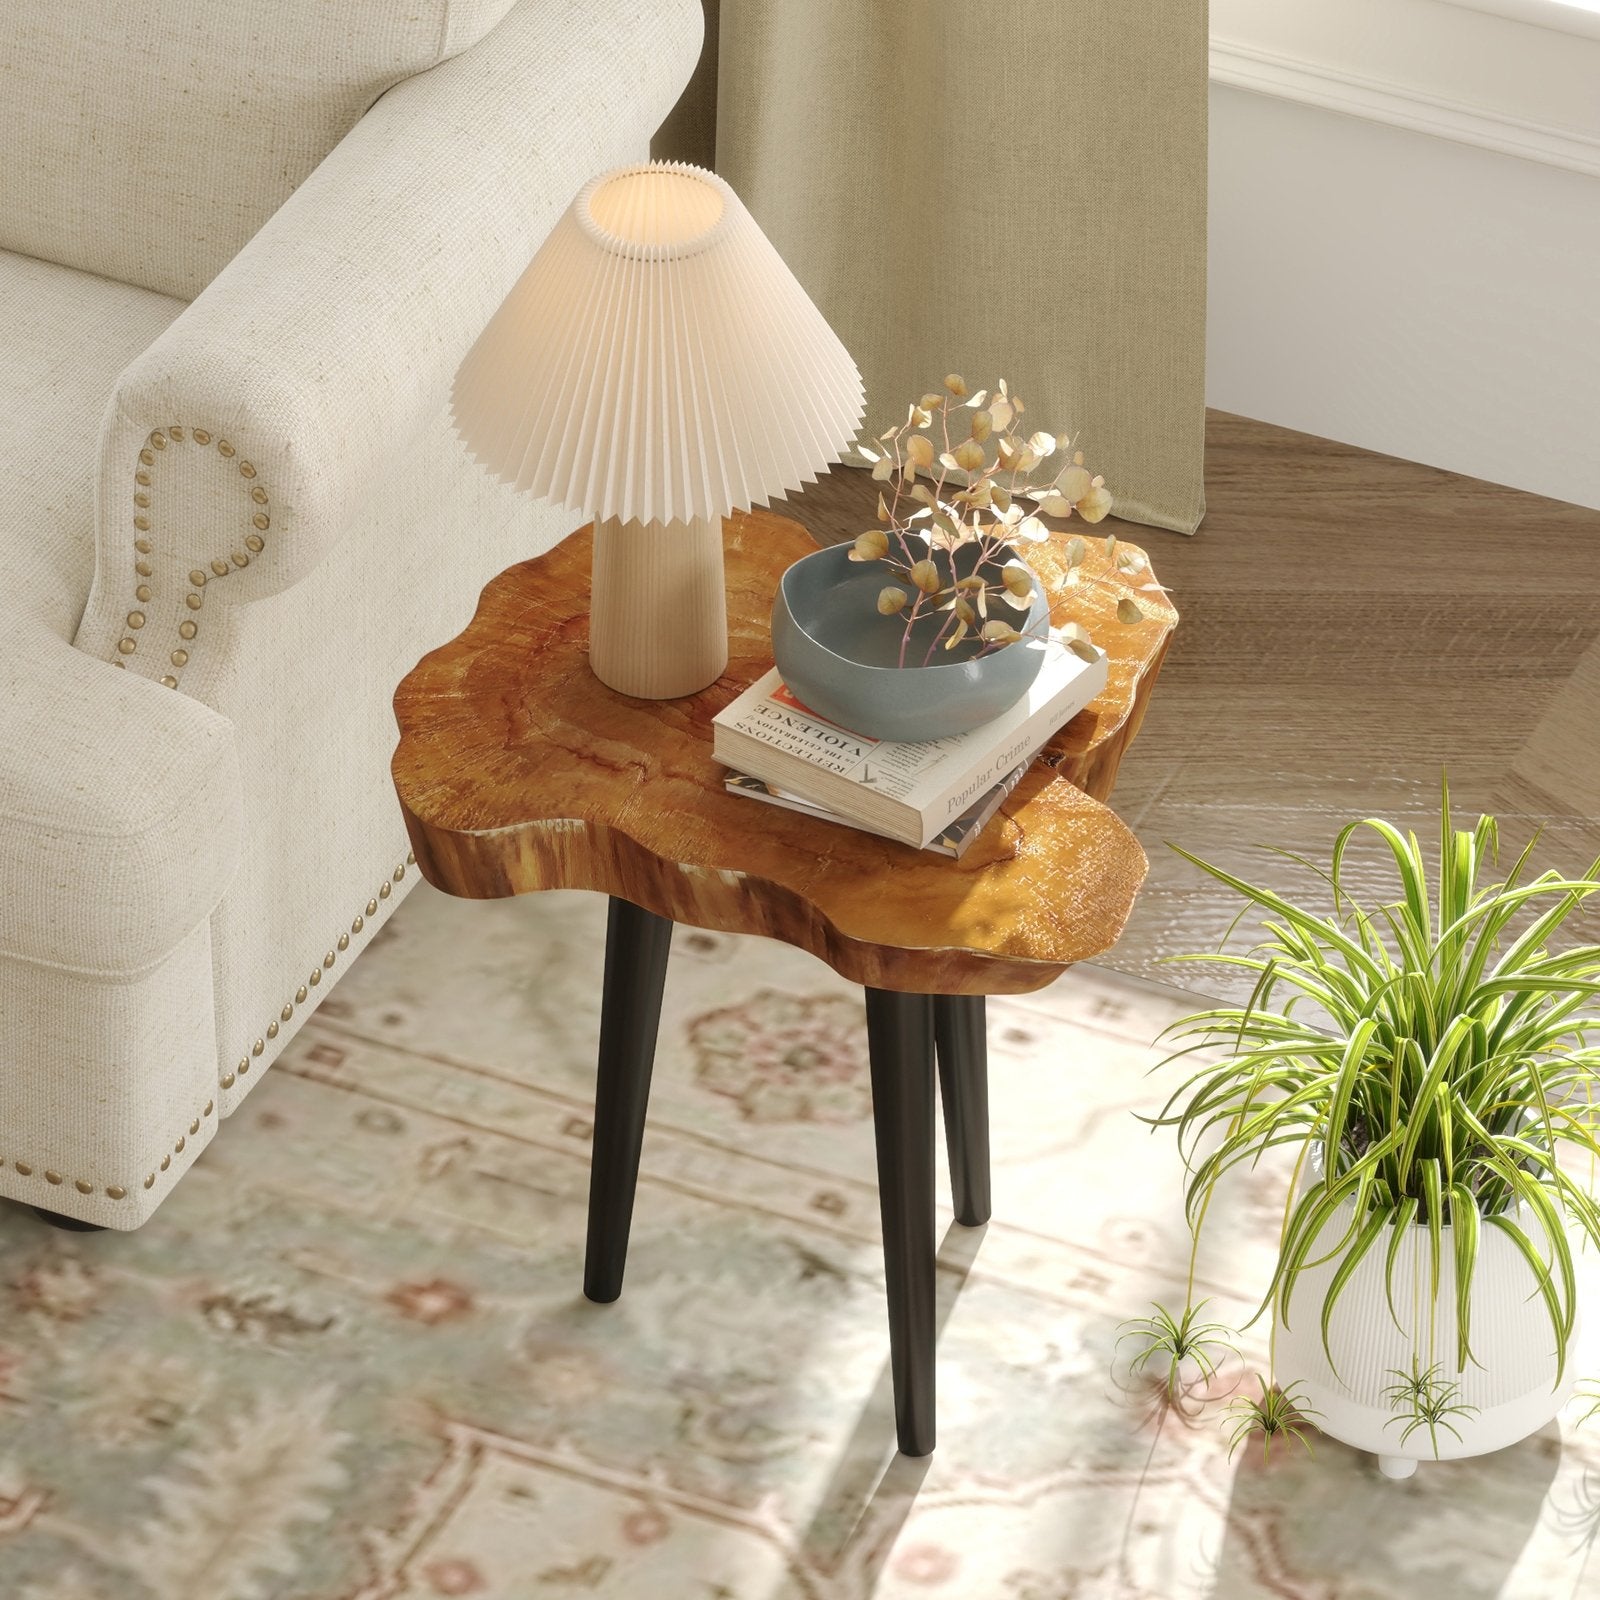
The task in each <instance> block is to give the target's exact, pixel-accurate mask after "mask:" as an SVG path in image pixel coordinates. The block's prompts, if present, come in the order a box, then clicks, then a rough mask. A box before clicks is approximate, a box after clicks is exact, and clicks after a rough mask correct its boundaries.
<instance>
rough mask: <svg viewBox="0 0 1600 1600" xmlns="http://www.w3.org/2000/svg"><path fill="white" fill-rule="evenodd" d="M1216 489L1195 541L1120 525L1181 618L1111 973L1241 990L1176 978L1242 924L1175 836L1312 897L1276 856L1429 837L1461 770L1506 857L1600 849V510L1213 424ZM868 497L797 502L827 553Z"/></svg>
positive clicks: (1142, 792) (1134, 818) (1319, 854)
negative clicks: (1143, 870) (1400, 835)
mask: <svg viewBox="0 0 1600 1600" xmlns="http://www.w3.org/2000/svg"><path fill="white" fill-rule="evenodd" d="M1113 487H1114V486H1113ZM1206 496H1207V502H1208V506H1209V510H1208V512H1207V516H1206V520H1205V523H1204V525H1203V526H1202V528H1201V530H1200V532H1199V534H1198V535H1196V536H1195V537H1194V538H1192V539H1190V538H1185V537H1184V536H1182V535H1180V534H1173V533H1166V532H1162V531H1160V530H1157V529H1150V528H1137V527H1133V526H1131V525H1130V526H1126V527H1124V526H1121V525H1118V531H1119V532H1122V533H1125V534H1126V536H1127V537H1128V538H1130V539H1132V540H1134V541H1135V542H1137V543H1139V544H1140V545H1142V546H1143V547H1144V548H1145V549H1147V550H1148V551H1149V552H1150V556H1151V560H1152V562H1153V563H1154V565H1155V569H1156V571H1157V573H1158V574H1159V575H1160V577H1161V578H1162V579H1163V580H1164V581H1165V582H1166V583H1167V584H1168V586H1169V587H1170V588H1171V590H1172V593H1173V597H1174V599H1175V600H1176V602H1177V604H1178V608H1179V610H1180V612H1181V613H1182V615H1183V622H1182V624H1181V625H1180V627H1179V629H1178V634H1177V638H1176V640H1175V642H1174V644H1173V648H1172V651H1171V654H1170V656H1169V657H1168V660H1167V664H1166V667H1165V669H1164V671H1163V674H1162V679H1161V682H1160V684H1159V685H1158V687H1157V690H1156V694H1155V697H1154V700H1153V702H1152V704H1151V708H1150V712H1149V715H1148V717H1147V719H1146V721H1145V725H1144V729H1143V731H1142V732H1141V734H1140V737H1139V741H1138V743H1137V745H1136V746H1135V747H1134V749H1133V751H1132V753H1131V754H1130V756H1129V758H1128V760H1127V761H1126V762H1124V764H1123V768H1122V776H1121V779H1120V783H1119V787H1118V791H1117V807H1118V809H1119V810H1120V811H1121V812H1122V814H1123V815H1124V816H1125V817H1126V818H1127V819H1128V821H1129V822H1130V823H1131V824H1132V825H1133V826H1134V827H1135V828H1136V829H1137V830H1138V832H1139V835H1140V837H1141V838H1142V840H1143V841H1144V844H1145V848H1146V850H1147V851H1148V853H1149V855H1150V860H1151V871H1150V879H1149V882H1148V884H1147V886H1146V889H1145V891H1144V895H1143V898H1142V900H1141V903H1140V905H1139V907H1138V909H1137V910H1136V912H1135V914H1134V918H1133V921H1132V922H1131V924H1130V926H1129V928H1128V930H1127V932H1126V933H1125V934H1124V935H1123V938H1122V941H1121V943H1120V944H1119V945H1118V946H1117V948H1116V949H1115V950H1114V951H1113V952H1112V954H1111V955H1110V957H1109V958H1107V960H1108V964H1110V965H1112V966H1115V967H1118V968H1120V969H1121V970H1123V971H1126V972H1130V973H1134V974H1137V975H1139V976H1143V977H1150V978H1155V979H1157V980H1158V981H1162V982H1167V983H1172V982H1181V983H1183V984H1185V985H1186V986H1190V987H1203V988H1209V989H1211V990H1214V991H1222V990H1227V989H1229V988H1230V985H1229V984H1228V983H1227V982H1226V981H1225V980H1224V979H1223V978H1222V977H1221V976H1219V975H1217V974H1216V972H1215V969H1210V968H1207V969H1196V968H1177V969H1175V968H1172V967H1169V966H1164V965H1163V964H1162V961H1163V958H1164V957H1166V956H1170V955H1173V954H1175V953H1178V952H1180V951H1184V950H1193V949H1202V948H1209V947H1212V946H1214V945H1215V944H1216V943H1217V941H1218V940H1219V939H1220V938H1221V937H1222V935H1223V933H1224V932H1225V930H1226V928H1227V926H1228V924H1229V922H1230V921H1231V920H1232V917H1233V914H1234V911H1235V909H1236V905H1235V903H1234V902H1233V901H1232V900H1231V899H1230V898H1229V897H1228V896H1227V894H1226V892H1225V891H1221V890H1219V889H1217V888H1215V887H1214V886H1213V885H1212V884H1211V882H1210V880H1208V879H1207V878H1206V877H1205V876H1204V875H1203V874H1201V873H1200V872H1199V871H1197V870H1196V869H1195V868H1193V867H1191V866H1189V865H1188V864H1187V863H1186V862H1184V861H1182V860H1181V859H1180V858H1178V857H1176V856H1175V855H1173V854H1172V853H1171V852H1170V851H1169V850H1167V849H1166V848H1165V846H1166V844H1167V843H1168V842H1169V841H1170V842H1172V843H1175V844H1180V845H1182V846H1183V847H1184V848H1185V849H1187V850H1190V851H1193V852H1194V853H1196V854H1198V855H1200V856H1203V857H1205V858H1206V859H1208V860H1214V861H1216V862H1218V863H1219V864H1220V865H1224V866H1226V867H1228V868H1229V869H1230V870H1234V871H1242V872H1244V873H1246V875H1253V876H1255V877H1256V878H1258V879H1260V880H1261V881H1265V882H1268V883H1271V884H1272V885H1273V886H1274V887H1279V888H1289V887H1292V888H1296V889H1301V888H1302V887H1303V886H1304V885H1305V884H1306V883H1307V880H1306V879H1305V877H1304V875H1303V874H1302V873H1301V872H1299V870H1298V869H1295V868H1294V867H1293V866H1292V865H1291V864H1290V863H1288V862H1286V861H1284V860H1283V859H1282V858H1281V857H1276V856H1273V855H1271V854H1269V853H1267V852H1265V851H1263V850H1261V849H1259V848H1257V847H1259V846H1275V847H1277V848H1279V849H1285V850H1292V851H1296V852H1301V853H1304V854H1307V855H1310V856H1312V857H1313V858H1326V855H1327V853H1328V850H1329V848H1330V847H1331V844H1332V840H1333V836H1334V834H1335V833H1336V832H1337V830H1338V828H1339V826H1340V825H1341V824H1342V823H1343V822H1344V821H1346V820H1349V819H1352V818H1355V817H1360V816H1367V815H1382V816H1386V817H1388V818H1390V820H1392V821H1394V822H1396V823H1400V824H1403V825H1405V826H1408V827H1414V828H1416V829H1417V830H1418V832H1419V833H1422V834H1423V835H1424V837H1431V835H1432V833H1433V831H1434V829H1435V828H1436V821H1435V819H1436V816H1437V796H1438V790H1439V780H1440V774H1441V772H1443V771H1448V773H1449V778H1450V785H1451V790H1452V794H1453V796H1454V799H1455V803H1456V805H1457V808H1458V810H1459V811H1462V812H1466V813H1469V814H1471V815H1475V814H1476V813H1477V811H1479V810H1490V811H1494V812H1495V813H1496V814H1497V815H1499V816H1500V817H1501V819H1502V834H1503V838H1504V840H1505V842H1506V844H1507V846H1512V845H1514V846H1515V847H1516V848H1517V849H1519V850H1520V848H1521V845H1522V844H1523V843H1524V842H1525V841H1526V839H1527V838H1528V837H1529V836H1530V834H1531V833H1533V832H1534V831H1535V830H1537V829H1542V830H1543V837H1542V839H1541V842H1540V845H1539V847H1538V851H1537V854H1536V858H1535V859H1536V860H1537V861H1539V862H1540V863H1541V864H1543V865H1550V866H1558V867H1561V868H1564V869H1567V870H1577V869H1580V868H1585V867H1587V866H1589V865H1590V863H1592V862H1593V861H1594V859H1595V858H1596V856H1597V855H1600V512H1596V511H1590V510H1585V509H1583V508H1582V507H1578V506H1571V505H1566V504H1563V503H1561V502H1558V501H1553V500H1546V499H1541V498H1540V497H1539V496H1537V495H1530V494H1525V493H1523V492H1521V491H1519V490H1515V489H1508V488H1505V487H1503V486H1501V485H1497V484H1491V483H1486V482H1482V481H1479V480H1477V479H1473V478H1467V477H1463V476H1461V475H1460V474H1457V473H1450V472H1442V471H1440V470H1438V469H1436V468H1433V467H1424V466H1419V465H1417V464H1416V463H1415V462H1408V461H1399V460H1396V459H1394V458H1392V457H1388V456H1380V455H1376V454H1374V453H1373V452H1371V451H1368V450H1361V449H1358V448H1356V447H1355V446H1353V445H1343V444H1337V443H1334V442H1333V441H1331V440H1327V439H1317V438H1313V437H1312V436H1310V435H1308V434H1301V433H1294V432H1291V431H1290V430H1288V429H1285V428H1276V427H1273V426H1271V425H1269V424H1266V423H1261V422H1253V421H1250V420H1248V419H1246V418H1243V417H1235V416H1230V415H1227V414H1225V413H1220V412H1214V413H1212V415H1211V417H1210V419H1209V427H1208V432H1207V465H1206ZM874 499H875V495H874V491H873V489H872V487H871V484H870V480H869V479H868V478H867V476H866V474H865V473H862V472H858V471H852V470H848V469H842V468H841V469H839V470H837V471H835V472H833V473H831V474H830V475H829V476H827V477H826V478H824V479H823V480H822V481H821V482H819V483H818V484H817V485H815V486H814V487H812V488H810V489H808V490H807V491H806V493H805V494H804V495H803V496H800V497H798V498H797V499H795V500H793V501H791V502H790V503H789V507H788V509H789V510H790V511H791V513H792V514H793V515H795V516H797V517H799V519H800V520H801V521H802V522H804V523H805V524H806V526H807V527H808V528H809V529H810V530H811V532H812V535H813V537H815V538H817V539H818V540H820V541H822V542H831V541H833V540H836V539H840V538H845V537H848V536H853V535H854V534H856V533H858V532H860V531H861V529H863V528H865V527H868V526H871V525H872V521H873V515H872V513H873V504H874ZM1114 521H1115V519H1113V522H1114ZM1111 525H1112V524H1110V523H1108V524H1107V526H1108V527H1109V526H1111ZM1363 882H1370V885H1371V888H1372V891H1373V893H1374V894H1376V895H1381V894H1383V893H1385V892H1386V888H1385V883H1384V880H1383V878H1382V876H1381V874H1379V873H1377V872H1376V871H1372V872H1370V873H1369V874H1368V875H1367V876H1366V877H1365V878H1364V879H1363ZM1309 898H1311V899H1313V900H1314V899H1316V898H1317V895H1316V891H1315V890H1314V888H1313V889H1312V890H1311V891H1310V893H1309ZM1202 973H1204V976H1202Z"/></svg>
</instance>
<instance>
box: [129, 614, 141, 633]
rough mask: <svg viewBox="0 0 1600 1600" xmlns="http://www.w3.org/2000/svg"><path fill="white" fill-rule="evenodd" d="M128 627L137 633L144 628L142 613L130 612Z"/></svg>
mask: <svg viewBox="0 0 1600 1600" xmlns="http://www.w3.org/2000/svg"><path fill="white" fill-rule="evenodd" d="M128 626H129V627H130V628H132V629H133V630H134V631H135V632H137V631H138V630H139V629H140V628H142V627H143V626H144V612H142V611H130V612H129V613H128Z"/></svg>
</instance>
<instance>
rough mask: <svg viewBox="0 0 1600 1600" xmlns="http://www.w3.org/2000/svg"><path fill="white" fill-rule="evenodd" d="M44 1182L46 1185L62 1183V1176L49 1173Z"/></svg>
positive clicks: (56, 1173)
mask: <svg viewBox="0 0 1600 1600" xmlns="http://www.w3.org/2000/svg"><path fill="white" fill-rule="evenodd" d="M44 1181H45V1182H46V1183H60V1182H61V1174H60V1173H59V1172H47V1173H45V1175H44Z"/></svg>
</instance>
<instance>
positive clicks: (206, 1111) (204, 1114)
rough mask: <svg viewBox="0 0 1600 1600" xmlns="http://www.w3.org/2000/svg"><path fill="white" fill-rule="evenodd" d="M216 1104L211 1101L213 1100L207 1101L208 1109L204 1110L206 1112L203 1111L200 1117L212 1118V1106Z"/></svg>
mask: <svg viewBox="0 0 1600 1600" xmlns="http://www.w3.org/2000/svg"><path fill="white" fill-rule="evenodd" d="M214 1104H215V1102H214V1101H211V1100H207V1101H206V1108H205V1110H204V1111H202V1112H201V1113H200V1115H201V1116H202V1117H209V1116H210V1115H211V1109H212V1106H213V1105H214Z"/></svg>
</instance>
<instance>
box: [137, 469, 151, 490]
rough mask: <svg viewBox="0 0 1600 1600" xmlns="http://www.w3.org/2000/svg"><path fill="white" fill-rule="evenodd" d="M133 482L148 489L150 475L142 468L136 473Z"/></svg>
mask: <svg viewBox="0 0 1600 1600" xmlns="http://www.w3.org/2000/svg"><path fill="white" fill-rule="evenodd" d="M133 481H134V482H135V483H142V484H144V485H145V486H146V487H148V486H149V483H150V474H149V473H148V472H146V471H145V470H144V468H143V467H140V468H139V470H138V471H137V472H136V473H134V475H133Z"/></svg>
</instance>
